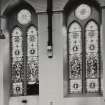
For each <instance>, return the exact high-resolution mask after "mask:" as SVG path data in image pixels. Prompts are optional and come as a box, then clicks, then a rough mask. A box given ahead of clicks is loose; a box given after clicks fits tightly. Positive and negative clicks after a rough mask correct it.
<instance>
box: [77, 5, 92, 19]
mask: <svg viewBox="0 0 105 105" xmlns="http://www.w3.org/2000/svg"><path fill="white" fill-rule="evenodd" d="M90 14H91V8H90V7H89V6H88V5H86V4H81V5H80V6H78V7H77V9H76V10H75V16H76V17H77V18H79V19H80V20H84V19H87V18H88V17H89V16H90Z"/></svg>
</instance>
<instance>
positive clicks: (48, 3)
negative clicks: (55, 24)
mask: <svg viewBox="0 0 105 105" xmlns="http://www.w3.org/2000/svg"><path fill="white" fill-rule="evenodd" d="M52 8H53V4H52V0H47V13H48V49H47V50H48V57H49V58H52V56H53V54H52V52H53V49H52V46H53V41H52Z"/></svg>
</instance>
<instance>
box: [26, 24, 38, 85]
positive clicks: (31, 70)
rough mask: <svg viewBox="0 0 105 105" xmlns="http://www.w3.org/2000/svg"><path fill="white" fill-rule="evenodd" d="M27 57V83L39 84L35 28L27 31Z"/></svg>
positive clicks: (31, 27) (32, 27)
mask: <svg viewBox="0 0 105 105" xmlns="http://www.w3.org/2000/svg"><path fill="white" fill-rule="evenodd" d="M27 56H28V58H27V60H28V61H27V82H28V84H34V83H38V81H39V79H38V71H39V67H38V65H39V64H38V63H39V62H38V35H37V30H36V28H35V27H34V26H30V27H29V28H28V31H27Z"/></svg>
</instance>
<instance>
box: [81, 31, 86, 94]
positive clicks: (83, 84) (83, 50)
mask: <svg viewBox="0 0 105 105" xmlns="http://www.w3.org/2000/svg"><path fill="white" fill-rule="evenodd" d="M82 93H83V94H85V93H86V42H85V29H83V30H82Z"/></svg>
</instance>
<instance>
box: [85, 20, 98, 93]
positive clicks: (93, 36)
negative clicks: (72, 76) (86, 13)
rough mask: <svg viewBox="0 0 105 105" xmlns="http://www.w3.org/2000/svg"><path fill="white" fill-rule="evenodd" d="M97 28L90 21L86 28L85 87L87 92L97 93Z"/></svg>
mask: <svg viewBox="0 0 105 105" xmlns="http://www.w3.org/2000/svg"><path fill="white" fill-rule="evenodd" d="M98 36H99V32H98V26H97V24H96V23H95V22H94V21H90V22H89V23H88V24H87V26H86V87H87V92H98V91H99V83H98V82H99V55H98V51H99V49H98V47H99V46H98V45H99V40H98Z"/></svg>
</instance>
